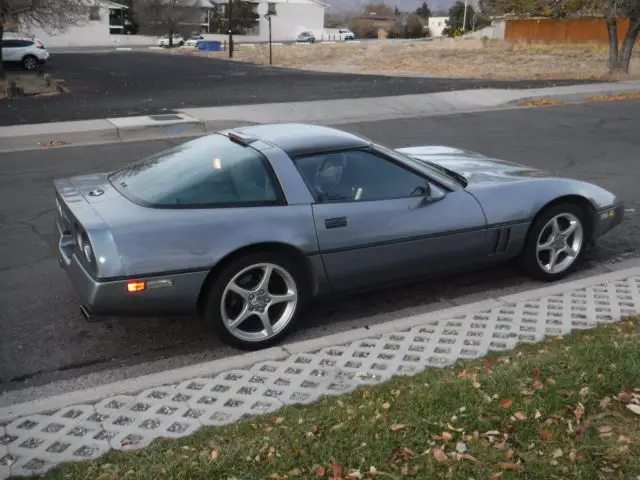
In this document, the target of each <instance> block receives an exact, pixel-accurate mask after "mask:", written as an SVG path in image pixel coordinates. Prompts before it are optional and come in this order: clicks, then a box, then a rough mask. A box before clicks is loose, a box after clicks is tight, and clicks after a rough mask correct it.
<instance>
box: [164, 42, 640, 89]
mask: <svg viewBox="0 0 640 480" xmlns="http://www.w3.org/2000/svg"><path fill="white" fill-rule="evenodd" d="M607 48H608V47H607V45H600V44H549V45H545V44H521V43H520V44H519V43H508V42H505V41H501V40H488V41H483V40H479V39H465V40H462V39H457V40H454V39H450V38H447V39H435V40H433V41H429V42H427V41H414V42H384V43H370V42H362V43H350V42H342V43H336V44H323V43H318V44H314V45H274V46H273V64H274V65H276V66H281V67H290V68H302V69H307V70H320V71H330V72H346V73H361V74H362V73H364V74H366V73H370V74H386V75H393V74H397V75H407V74H427V75H433V76H436V77H463V78H485V79H502V80H519V79H554V80H560V79H589V80H594V81H595V80H601V79H609V78H610V77H609V76H608V74H607V58H608V50H607ZM192 50H193V49H192ZM161 53H164V54H167V53H169V54H176V53H178V54H179V53H189V54H192V55H198V56H205V57H206V56H208V57H212V58H227V57H228V52H215V53H209V52H197V51H195V52H194V51H191V52H190V51H189V49H175V50H174V51H171V52H166V51H162V52H161ZM636 57H637V56H635V57H634V58H632V61H631V76H630V77H625V78H638V75H640V59H639V58H636ZM233 60H238V61H243V62H251V63H258V64H265V63H269V47H268V45H236V47H235V49H234V55H233Z"/></svg>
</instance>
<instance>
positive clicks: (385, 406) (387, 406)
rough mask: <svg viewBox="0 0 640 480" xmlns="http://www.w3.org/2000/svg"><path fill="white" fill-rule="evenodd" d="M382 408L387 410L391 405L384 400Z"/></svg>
mask: <svg viewBox="0 0 640 480" xmlns="http://www.w3.org/2000/svg"><path fill="white" fill-rule="evenodd" d="M382 408H384V409H385V410H389V409H390V408H391V405H389V402H385V403H383V404H382Z"/></svg>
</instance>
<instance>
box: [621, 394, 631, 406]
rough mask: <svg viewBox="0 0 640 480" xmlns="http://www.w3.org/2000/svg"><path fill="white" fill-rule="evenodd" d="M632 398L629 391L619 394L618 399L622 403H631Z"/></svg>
mask: <svg viewBox="0 0 640 480" xmlns="http://www.w3.org/2000/svg"><path fill="white" fill-rule="evenodd" d="M631 399H632V397H631V395H630V394H628V393H627V392H622V393H620V394H618V400H619V401H620V402H621V403H625V404H626V403H631Z"/></svg>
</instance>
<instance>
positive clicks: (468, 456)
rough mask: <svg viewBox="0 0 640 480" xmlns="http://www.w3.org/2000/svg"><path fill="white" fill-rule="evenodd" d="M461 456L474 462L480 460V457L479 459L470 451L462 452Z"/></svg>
mask: <svg viewBox="0 0 640 480" xmlns="http://www.w3.org/2000/svg"><path fill="white" fill-rule="evenodd" d="M460 458H462V459H464V460H469V461H470V462H473V463H477V462H478V459H477V458H475V457H474V456H472V455H469V454H468V453H463V454H461V455H460Z"/></svg>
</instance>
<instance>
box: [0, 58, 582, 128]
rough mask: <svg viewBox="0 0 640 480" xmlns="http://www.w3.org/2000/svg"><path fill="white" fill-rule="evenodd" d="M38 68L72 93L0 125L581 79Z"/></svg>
mask: <svg viewBox="0 0 640 480" xmlns="http://www.w3.org/2000/svg"><path fill="white" fill-rule="evenodd" d="M310 48H313V46H311V47H310ZM45 70H46V71H48V72H49V73H50V74H51V75H52V76H53V77H54V78H62V79H64V80H66V82H67V86H68V87H69V88H70V90H71V93H69V94H65V95H59V96H54V97H42V98H22V99H16V100H12V101H4V102H0V125H20V124H28V123H43V122H55V121H66V120H88V119H95V118H109V117H125V116H135V115H151V114H158V113H170V112H172V111H173V110H174V109H177V108H186V107H215V106H225V105H242V104H245V105H246V104H257V103H274V102H295V101H312V100H327V99H339V98H364V97H383V96H390V95H404V94H414V93H433V92H443V91H448V90H462V89H469V88H534V87H544V86H553V85H568V84H575V83H586V82H579V81H552V80H549V81H547V80H532V81H528V80H526V81H516V82H510V81H490V80H465V79H443V78H403V77H391V76H374V75H352V74H337V73H322V72H310V71H301V70H293V69H285V68H275V67H269V66H260V65H254V64H248V63H241V62H235V61H231V60H222V59H208V58H202V57H194V56H188V55H168V54H162V53H154V52H149V51H147V52H140V51H131V52H129V51H113V52H109V53H60V54H52V55H51V59H50V63H49V64H48V65H47V66H46V67H45Z"/></svg>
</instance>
